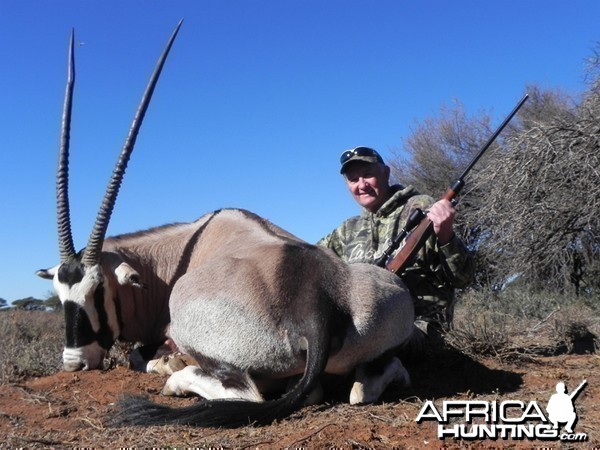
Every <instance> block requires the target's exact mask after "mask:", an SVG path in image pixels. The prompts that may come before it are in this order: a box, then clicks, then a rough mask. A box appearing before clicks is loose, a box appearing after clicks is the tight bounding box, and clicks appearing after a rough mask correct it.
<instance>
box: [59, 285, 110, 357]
mask: <svg viewBox="0 0 600 450" xmlns="http://www.w3.org/2000/svg"><path fill="white" fill-rule="evenodd" d="M94 307H95V309H96V312H97V314H98V322H99V323H100V329H99V330H98V332H95V331H94V330H93V328H92V324H91V322H90V319H89V317H88V315H87V313H86V312H85V310H84V309H83V307H82V306H80V305H79V304H77V303H75V302H73V301H71V300H67V301H65V303H64V305H63V308H64V311H65V332H66V338H67V341H66V345H65V346H66V347H67V348H78V347H83V346H86V345H89V344H92V343H93V342H98V344H99V345H100V346H101V347H102V348H104V349H106V350H108V349H110V347H112V345H113V343H114V339H113V334H112V331H111V329H110V327H109V326H108V315H107V314H106V309H105V308H104V287H103V286H102V285H99V286H98V287H97V288H96V291H95V292H94Z"/></svg>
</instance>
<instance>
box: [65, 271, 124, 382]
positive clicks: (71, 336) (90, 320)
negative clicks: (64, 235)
mask: <svg viewBox="0 0 600 450" xmlns="http://www.w3.org/2000/svg"><path fill="white" fill-rule="evenodd" d="M66 269H67V270H65V268H62V278H61V270H58V271H56V272H55V274H54V278H53V284H54V289H55V291H56V293H57V295H58V296H59V298H60V300H61V303H62V304H63V307H64V310H65V324H66V327H67V329H66V333H67V336H66V345H65V348H64V351H63V364H64V369H65V370H66V371H76V370H88V369H96V368H99V367H101V365H102V360H103V359H104V355H105V354H106V351H107V348H108V347H109V346H110V345H112V343H113V342H114V340H115V339H116V338H117V336H118V335H119V326H118V320H117V312H116V308H115V304H114V301H113V299H112V293H111V290H110V287H109V284H110V283H108V282H105V277H104V275H103V273H102V269H101V266H100V265H95V266H92V267H84V266H81V265H78V266H74V267H71V268H69V267H67V268H66ZM69 271H71V272H70V273H69ZM69 277H71V280H70V281H69V282H67V280H65V279H66V278H69ZM79 278H80V279H79ZM99 295H101V296H102V297H101V298H100V297H98V296H99ZM77 311H80V312H77Z"/></svg>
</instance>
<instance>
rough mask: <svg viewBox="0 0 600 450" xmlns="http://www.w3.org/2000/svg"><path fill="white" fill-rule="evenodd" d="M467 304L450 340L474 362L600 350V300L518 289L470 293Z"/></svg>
mask: <svg viewBox="0 0 600 450" xmlns="http://www.w3.org/2000/svg"><path fill="white" fill-rule="evenodd" d="M461 300H462V301H461V302H460V303H459V304H458V306H457V308H456V313H455V322H454V329H453V330H452V331H450V332H449V333H448V334H447V335H446V341H447V342H448V343H449V344H450V345H451V346H452V347H454V348H456V349H458V350H460V351H461V352H463V353H465V354H467V355H469V356H471V357H474V358H477V357H481V356H484V357H488V356H493V357H498V358H500V359H510V358H514V357H526V356H527V355H531V354H548V355H549V354H559V353H591V352H594V351H595V350H597V348H598V343H599V342H598V338H597V336H599V335H600V301H598V299H592V298H584V297H575V296H568V295H562V294H557V293H549V292H535V293H533V292H529V291H527V290H526V289H513V290H509V291H505V292H501V293H493V294H491V293H484V292H469V293H467V294H466V295H464V296H463V298H462V299H461Z"/></svg>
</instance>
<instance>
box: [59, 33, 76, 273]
mask: <svg viewBox="0 0 600 450" xmlns="http://www.w3.org/2000/svg"><path fill="white" fill-rule="evenodd" d="M74 41H75V30H72V31H71V41H70V42H69V66H68V69H67V88H66V90H65V101H64V104H63V114H62V124H61V133H60V149H59V152H58V169H57V173H56V212H57V222H58V247H59V250H60V260H61V262H64V261H66V260H67V259H68V258H69V257H71V256H73V255H74V254H75V247H74V246H73V235H72V233H71V214H70V211H69V140H70V137H71V110H72V106H73V86H74V85H75V52H74V50H73V43H74Z"/></svg>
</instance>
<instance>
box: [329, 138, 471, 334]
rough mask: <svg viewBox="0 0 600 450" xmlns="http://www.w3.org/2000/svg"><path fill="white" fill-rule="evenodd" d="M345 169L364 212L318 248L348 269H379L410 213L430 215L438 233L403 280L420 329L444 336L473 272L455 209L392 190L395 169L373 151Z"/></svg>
mask: <svg viewBox="0 0 600 450" xmlns="http://www.w3.org/2000/svg"><path fill="white" fill-rule="evenodd" d="M340 163H341V169H340V173H341V174H342V175H343V176H344V179H345V181H346V184H347V186H348V189H349V191H350V194H352V196H353V198H354V200H355V201H356V202H357V203H358V204H359V205H360V206H361V207H362V211H361V214H360V215H359V216H355V217H351V218H349V219H347V220H346V221H344V222H343V223H342V224H341V225H340V226H339V227H338V228H336V229H335V230H333V232H331V233H330V234H329V235H327V236H325V237H324V238H322V239H321V240H320V241H319V242H318V245H322V246H325V247H328V248H330V249H332V250H333V251H334V252H335V253H336V254H337V255H338V256H339V257H340V258H342V259H343V260H344V261H346V262H348V263H356V262H362V263H371V264H374V263H375V261H376V260H377V259H378V258H379V257H380V256H381V254H382V253H383V252H384V251H385V249H386V248H387V247H388V246H389V244H390V242H391V241H392V239H394V237H395V236H396V235H397V234H398V233H399V232H400V230H402V228H403V227H404V225H405V223H406V220H407V218H408V216H409V214H410V212H411V211H412V210H413V209H414V208H421V209H422V210H423V211H427V216H428V217H429V219H430V220H431V222H432V223H433V229H434V233H433V234H432V236H431V237H430V238H429V239H428V240H427V242H426V244H425V246H424V247H423V249H421V250H420V251H419V253H418V255H417V259H416V261H415V262H414V264H413V265H412V266H410V267H408V268H407V269H406V270H405V271H404V273H402V274H400V276H401V278H402V279H403V280H404V282H405V284H406V285H407V287H408V288H409V290H410V292H411V294H412V297H413V300H414V305H415V316H416V321H415V325H416V327H417V328H418V329H419V330H420V331H421V332H422V333H424V334H425V335H427V336H430V337H432V335H436V336H439V333H440V332H441V331H442V330H448V329H449V328H451V326H452V320H453V313H454V304H455V293H454V291H455V289H456V288H464V287H466V286H467V285H468V284H469V283H470V282H471V280H472V277H473V272H474V264H473V259H472V257H471V256H470V254H469V252H468V250H467V248H466V246H465V244H464V243H463V242H462V241H461V240H460V239H459V238H458V236H456V234H455V233H454V229H453V225H454V217H455V214H456V210H455V209H454V206H453V204H452V203H451V202H449V201H448V200H439V201H437V202H436V201H435V200H434V199H433V198H432V197H430V196H427V195H421V194H419V193H418V192H417V191H416V190H415V189H414V188H413V187H411V186H408V187H404V186H402V185H399V184H396V185H390V168H389V167H388V166H387V165H386V164H385V163H384V161H383V159H382V158H381V156H380V155H379V153H377V152H376V151H375V150H373V149H372V148H369V147H356V148H354V149H352V150H347V151H345V152H344V153H342V155H341V157H340ZM423 337H424V336H423Z"/></svg>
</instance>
